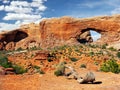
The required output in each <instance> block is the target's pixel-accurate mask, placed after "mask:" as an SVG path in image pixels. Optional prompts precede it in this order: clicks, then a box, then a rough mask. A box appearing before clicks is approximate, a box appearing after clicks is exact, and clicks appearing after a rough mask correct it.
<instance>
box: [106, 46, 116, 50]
mask: <svg viewBox="0 0 120 90" xmlns="http://www.w3.org/2000/svg"><path fill="white" fill-rule="evenodd" d="M108 49H109V50H111V51H116V49H115V48H113V47H110V48H108Z"/></svg>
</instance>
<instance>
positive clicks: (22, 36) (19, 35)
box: [14, 31, 28, 42]
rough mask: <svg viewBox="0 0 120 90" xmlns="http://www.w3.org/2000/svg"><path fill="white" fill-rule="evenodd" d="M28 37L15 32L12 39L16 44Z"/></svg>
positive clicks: (22, 33)
mask: <svg viewBox="0 0 120 90" xmlns="http://www.w3.org/2000/svg"><path fill="white" fill-rule="evenodd" d="M26 37H28V34H27V33H25V32H22V31H17V33H16V35H15V38H14V42H18V41H20V40H22V39H24V38H26Z"/></svg>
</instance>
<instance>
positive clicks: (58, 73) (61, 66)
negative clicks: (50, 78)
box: [54, 62, 65, 76]
mask: <svg viewBox="0 0 120 90" xmlns="http://www.w3.org/2000/svg"><path fill="white" fill-rule="evenodd" d="M64 72H65V64H64V62H61V63H59V64H58V65H57V67H56V70H55V71H54V75H56V76H62V75H63V74H64Z"/></svg>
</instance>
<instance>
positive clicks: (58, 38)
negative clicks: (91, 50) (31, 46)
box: [0, 15, 120, 49]
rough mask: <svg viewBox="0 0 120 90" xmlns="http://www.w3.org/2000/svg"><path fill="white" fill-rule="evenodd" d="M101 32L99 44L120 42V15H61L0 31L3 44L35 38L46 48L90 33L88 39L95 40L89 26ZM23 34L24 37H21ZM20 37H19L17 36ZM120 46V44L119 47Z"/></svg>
mask: <svg viewBox="0 0 120 90" xmlns="http://www.w3.org/2000/svg"><path fill="white" fill-rule="evenodd" d="M90 29H92V30H94V31H96V32H99V33H100V34H101V38H100V39H99V40H98V41H97V42H96V43H98V44H104V43H105V44H106V43H107V44H108V45H112V44H117V46H119V45H118V44H120V15H113V16H101V17H93V18H84V19H81V18H72V17H61V18H51V19H44V20H43V21H41V22H40V23H39V25H38V24H28V25H23V26H22V27H20V28H19V29H17V30H14V31H10V32H5V33H1V34H0V43H2V44H1V46H2V45H3V46H4V44H7V43H9V42H15V49H17V48H19V47H24V46H25V47H26V48H28V44H26V42H27V41H31V40H32V39H34V40H35V41H36V43H39V46H40V47H42V48H47V47H54V46H60V45H64V44H69V45H71V44H79V43H80V42H79V41H78V40H77V38H78V37H79V36H80V37H81V36H82V34H83V33H85V32H88V34H86V38H83V36H82V39H84V40H85V42H92V39H91V37H90V35H89V30H90ZM19 36H20V37H19ZM15 38H17V39H15ZM118 49H120V47H119V48H118Z"/></svg>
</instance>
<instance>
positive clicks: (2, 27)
mask: <svg viewBox="0 0 120 90" xmlns="http://www.w3.org/2000/svg"><path fill="white" fill-rule="evenodd" d="M18 27H19V25H16V24H9V23H0V31H3V30H13V29H15V28H18Z"/></svg>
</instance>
